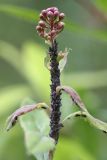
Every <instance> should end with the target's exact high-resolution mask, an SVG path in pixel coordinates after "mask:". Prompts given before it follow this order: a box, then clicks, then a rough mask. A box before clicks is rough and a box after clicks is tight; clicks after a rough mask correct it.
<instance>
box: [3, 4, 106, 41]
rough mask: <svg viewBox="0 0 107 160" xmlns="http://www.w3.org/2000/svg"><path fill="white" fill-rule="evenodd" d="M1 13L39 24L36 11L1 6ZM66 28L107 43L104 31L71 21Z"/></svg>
mask: <svg viewBox="0 0 107 160" xmlns="http://www.w3.org/2000/svg"><path fill="white" fill-rule="evenodd" d="M0 12H3V13H7V14H10V15H12V16H17V17H19V18H21V19H25V20H27V21H30V22H37V21H38V17H39V13H38V12H37V11H35V10H31V9H28V8H22V7H17V6H13V5H6V4H4V5H0ZM65 23H66V26H65V28H66V29H67V30H69V31H71V32H77V33H80V34H82V36H87V35H88V37H92V38H95V39H98V40H100V41H101V40H103V41H107V32H106V31H102V30H95V29H89V28H84V26H80V25H79V24H75V23H73V22H72V21H71V19H67V18H66V20H65Z"/></svg>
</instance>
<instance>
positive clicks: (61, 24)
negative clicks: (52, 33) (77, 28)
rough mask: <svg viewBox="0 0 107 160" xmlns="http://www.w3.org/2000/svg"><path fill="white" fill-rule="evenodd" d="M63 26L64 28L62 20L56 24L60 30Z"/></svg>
mask: <svg viewBox="0 0 107 160" xmlns="http://www.w3.org/2000/svg"><path fill="white" fill-rule="evenodd" d="M63 28H64V22H59V23H58V26H57V29H58V30H62V29H63Z"/></svg>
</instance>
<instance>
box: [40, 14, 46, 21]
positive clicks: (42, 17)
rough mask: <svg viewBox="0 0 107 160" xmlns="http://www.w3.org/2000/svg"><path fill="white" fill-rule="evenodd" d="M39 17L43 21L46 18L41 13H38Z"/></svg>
mask: <svg viewBox="0 0 107 160" xmlns="http://www.w3.org/2000/svg"><path fill="white" fill-rule="evenodd" d="M39 17H40V19H41V20H43V21H45V20H46V18H45V17H44V16H43V15H42V13H41V14H40V16H39Z"/></svg>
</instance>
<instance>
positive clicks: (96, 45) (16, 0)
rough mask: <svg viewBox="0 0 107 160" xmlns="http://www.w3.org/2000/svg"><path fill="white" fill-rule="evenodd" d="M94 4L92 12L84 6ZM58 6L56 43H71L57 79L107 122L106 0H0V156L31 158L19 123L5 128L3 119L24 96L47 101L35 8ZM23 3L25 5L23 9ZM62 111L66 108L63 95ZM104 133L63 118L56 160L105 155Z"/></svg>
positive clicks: (46, 79) (0, 158)
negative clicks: (60, 18)
mask: <svg viewBox="0 0 107 160" xmlns="http://www.w3.org/2000/svg"><path fill="white" fill-rule="evenodd" d="M90 4H91V7H92V6H94V11H95V9H96V8H97V11H100V13H102V14H103V16H104V17H105V18H104V19H103V17H101V16H100V15H99V14H98V12H95V13H94V14H93V12H92V10H90V9H88V8H89V6H90ZM50 6H57V7H58V8H59V9H60V10H61V11H63V12H64V13H65V14H66V27H65V30H64V31H63V33H62V34H61V35H60V36H59V37H58V43H59V48H60V49H61V50H64V49H65V47H67V48H71V49H72V52H70V53H69V58H68V63H67V65H66V68H65V69H64V71H63V74H62V83H63V84H66V85H70V86H72V87H73V88H75V89H76V90H77V91H78V92H79V94H80V95H81V97H82V99H83V101H84V102H85V104H86V106H87V108H88V110H89V111H90V112H91V113H92V114H93V115H95V116H96V117H99V118H100V119H102V120H104V121H107V116H106V115H107V107H106V104H107V98H106V95H107V62H106V61H107V29H106V28H107V18H106V11H107V2H106V0H94V1H91V0H90V1H89V3H87V5H84V0H66V1H65V0H56V1H50V0H45V1H43V0H26V1H25V0H0V160H11V159H15V160H18V159H23V160H33V159H34V158H33V157H29V156H27V154H26V150H25V146H24V136H23V132H22V130H21V128H20V126H19V125H17V126H16V127H15V128H14V129H13V130H12V131H10V132H9V133H6V131H5V130H4V125H5V120H6V118H7V117H8V115H9V114H10V113H11V112H12V111H14V110H15V108H18V107H19V106H20V104H21V103H22V101H23V100H26V99H34V100H35V101H37V102H40V101H46V102H47V103H49V72H48V71H47V70H46V69H45V67H44V65H43V61H44V57H45V52H46V51H47V48H46V45H45V44H44V41H43V40H41V39H40V38H39V37H38V35H37V33H36V31H35V26H36V23H37V18H38V13H39V12H40V10H42V9H44V8H47V7H50ZM25 8H27V9H26V10H25ZM62 110H63V116H65V115H67V114H68V113H71V111H72V110H74V108H72V107H71V105H70V100H69V97H68V96H66V95H63V109H62ZM106 147H107V135H105V134H104V133H102V132H100V131H97V130H96V129H94V128H92V127H91V126H89V125H88V124H87V123H86V122H83V121H82V120H75V121H72V122H69V123H66V126H65V128H64V129H62V131H61V137H60V142H59V144H58V146H57V151H56V155H55V160H59V159H67V160H71V159H73V160H96V159H97V160H106V159H107V154H106Z"/></svg>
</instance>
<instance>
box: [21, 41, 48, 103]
mask: <svg viewBox="0 0 107 160" xmlns="http://www.w3.org/2000/svg"><path fill="white" fill-rule="evenodd" d="M44 57H45V49H43V48H42V47H40V46H39V45H37V44H35V43H27V44H25V45H24V47H23V50H22V64H23V70H24V72H23V74H24V75H25V77H26V78H27V79H28V81H29V82H30V84H31V85H32V87H33V88H34V89H35V90H38V91H40V95H39V96H41V97H44V93H45V100H46V99H48V98H49V90H50V88H49V83H50V82H49V81H50V78H49V72H48V70H47V69H46V68H45V67H44V64H43V59H44ZM43 101H44V100H43Z"/></svg>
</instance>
